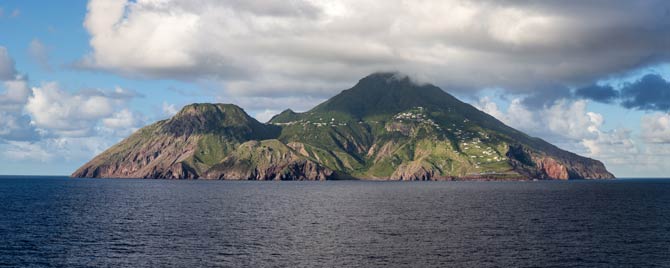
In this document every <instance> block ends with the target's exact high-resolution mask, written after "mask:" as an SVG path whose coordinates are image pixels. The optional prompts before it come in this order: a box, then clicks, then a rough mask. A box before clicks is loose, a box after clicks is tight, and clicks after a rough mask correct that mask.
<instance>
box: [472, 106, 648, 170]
mask: <svg viewBox="0 0 670 268" xmlns="http://www.w3.org/2000/svg"><path fill="white" fill-rule="evenodd" d="M475 106H476V107H477V108H479V109H480V110H482V111H484V112H486V113H489V114H491V115H492V116H494V117H496V118H498V119H499V120H500V121H502V122H504V123H505V124H507V125H509V126H512V127H514V128H517V129H519V130H522V131H524V132H526V133H528V134H530V135H533V136H538V137H542V138H543V139H546V140H548V141H549V142H551V143H554V144H557V145H559V146H561V147H563V148H564V149H568V150H571V151H576V152H578V153H580V152H581V153H584V154H586V155H588V156H591V157H598V158H602V159H619V158H620V157H621V154H623V153H631V152H636V151H637V147H636V145H635V143H634V141H633V137H632V135H631V131H630V130H627V129H623V128H621V129H614V130H604V129H603V124H604V122H605V118H604V117H603V115H602V114H599V113H595V112H591V111H588V103H587V102H586V101H585V100H568V99H562V100H559V101H556V102H555V103H554V104H552V105H549V106H545V107H543V108H532V109H531V108H529V107H528V106H526V105H524V104H523V102H522V100H521V99H514V100H512V101H511V102H510V104H509V106H508V108H507V110H504V111H503V110H501V109H499V107H498V105H497V104H496V103H495V102H494V101H492V100H491V99H490V98H488V97H483V98H481V99H480V100H479V102H478V103H476V104H475Z"/></svg>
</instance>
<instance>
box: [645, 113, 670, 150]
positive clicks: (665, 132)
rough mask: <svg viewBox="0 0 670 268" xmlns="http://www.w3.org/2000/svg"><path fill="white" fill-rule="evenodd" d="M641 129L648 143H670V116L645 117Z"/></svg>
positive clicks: (660, 114) (650, 115)
mask: <svg viewBox="0 0 670 268" xmlns="http://www.w3.org/2000/svg"><path fill="white" fill-rule="evenodd" d="M640 129H641V132H642V138H643V140H644V141H645V142H647V143H670V114H662V113H654V114H649V115H644V116H642V119H641V120H640Z"/></svg>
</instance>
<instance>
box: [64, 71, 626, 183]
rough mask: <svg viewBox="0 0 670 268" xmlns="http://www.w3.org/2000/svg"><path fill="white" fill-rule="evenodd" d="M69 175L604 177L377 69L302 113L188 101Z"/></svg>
mask: <svg viewBox="0 0 670 268" xmlns="http://www.w3.org/2000/svg"><path fill="white" fill-rule="evenodd" d="M72 176H73V177H105V178H166V179H226V180H327V179H350V178H355V179H376V180H518V179H559V180H567V179H608V178H613V177H614V176H613V175H612V174H611V173H609V172H608V171H607V170H606V169H605V166H604V165H603V164H602V163H601V162H599V161H597V160H593V159H589V158H585V157H582V156H578V155H576V154H573V153H570V152H567V151H564V150H561V149H559V148H557V147H555V146H553V145H551V144H549V143H547V142H545V141H543V140H541V139H538V138H533V137H530V136H528V135H526V134H524V133H522V132H519V131H517V130H515V129H513V128H510V127H508V126H506V125H505V124H503V123H501V122H500V121H498V120H496V119H495V118H493V117H491V116H489V115H488V114H486V113H484V112H481V111H479V110H477V109H476V108H474V107H472V106H470V105H468V104H466V103H463V102H461V101H459V100H458V99H456V98H454V97H453V96H451V95H449V94H448V93H446V92H444V91H443V90H441V89H439V88H437V87H435V86H433V85H420V84H416V83H414V82H412V81H411V80H410V79H408V78H407V77H405V76H402V75H399V74H393V73H378V74H373V75H370V76H368V77H365V78H363V79H361V80H360V81H359V82H358V84H356V85H355V86H354V87H353V88H351V89H348V90H344V91H342V93H340V94H338V95H337V96H334V97H333V98H331V99H329V100H327V101H326V102H324V103H322V104H320V105H318V106H316V107H314V108H313V109H312V110H309V111H307V112H304V113H296V112H294V111H291V110H286V111H284V112H282V113H280V114H278V115H277V116H275V117H273V118H272V119H271V120H270V122H269V123H266V124H264V123H260V122H258V121H256V120H255V119H254V118H251V117H250V116H249V115H247V114H246V113H245V112H244V111H243V110H242V109H241V108H239V107H237V106H235V105H231V104H191V105H188V106H186V107H184V108H183V109H182V110H181V111H180V112H179V113H177V114H176V115H175V116H174V117H172V118H170V119H168V120H163V121H159V122H156V123H154V124H152V125H149V126H147V127H144V128H142V129H140V130H138V131H137V132H136V133H134V134H132V135H131V136H130V137H128V138H126V139H125V140H123V141H121V142H120V143H118V144H116V145H114V146H113V147H111V148H109V149H108V150H106V151H105V152H103V153H102V154H100V155H98V156H96V157H95V158H94V159H93V160H91V161H90V162H88V163H86V164H85V165H84V166H82V167H81V168H79V169H78V170H77V171H75V172H74V173H73V174H72Z"/></svg>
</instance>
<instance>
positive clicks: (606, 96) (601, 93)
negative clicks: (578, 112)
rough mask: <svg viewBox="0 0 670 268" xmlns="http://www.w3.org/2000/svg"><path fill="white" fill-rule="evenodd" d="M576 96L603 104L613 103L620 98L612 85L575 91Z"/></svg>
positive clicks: (594, 86)
mask: <svg viewBox="0 0 670 268" xmlns="http://www.w3.org/2000/svg"><path fill="white" fill-rule="evenodd" d="M575 96H576V97H578V98H584V99H590V100H595V101H597V102H602V103H612V102H613V101H615V100H617V99H618V98H619V91H617V90H615V89H614V88H612V86H610V85H604V86H601V85H595V84H594V85H590V86H586V87H582V88H578V89H577V90H575Z"/></svg>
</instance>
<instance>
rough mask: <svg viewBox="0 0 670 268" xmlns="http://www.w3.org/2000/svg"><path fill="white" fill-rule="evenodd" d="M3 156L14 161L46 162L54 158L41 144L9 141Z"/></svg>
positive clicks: (4, 145) (5, 145)
mask: <svg viewBox="0 0 670 268" xmlns="http://www.w3.org/2000/svg"><path fill="white" fill-rule="evenodd" d="M0 147H4V148H3V151H4V152H3V153H2V154H3V156H4V157H7V158H9V159H12V160H33V161H41V162H46V161H49V160H51V159H52V158H53V156H54V155H53V154H52V153H50V152H48V151H47V150H45V149H44V148H43V147H42V146H40V144H38V143H33V142H26V141H9V142H7V144H3V145H1V146H0Z"/></svg>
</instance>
